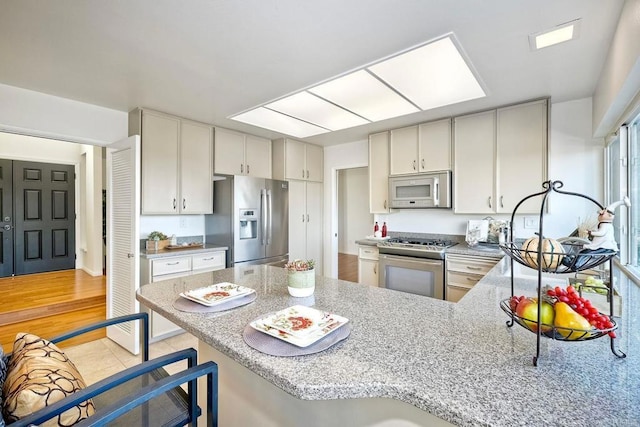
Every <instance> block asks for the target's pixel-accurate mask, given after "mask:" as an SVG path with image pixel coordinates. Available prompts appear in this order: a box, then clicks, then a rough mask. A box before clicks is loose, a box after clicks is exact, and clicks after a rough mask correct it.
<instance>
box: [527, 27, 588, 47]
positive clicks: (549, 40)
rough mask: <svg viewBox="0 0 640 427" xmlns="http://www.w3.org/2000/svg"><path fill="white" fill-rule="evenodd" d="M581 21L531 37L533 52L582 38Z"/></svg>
mask: <svg viewBox="0 0 640 427" xmlns="http://www.w3.org/2000/svg"><path fill="white" fill-rule="evenodd" d="M580 22H581V20H580V19H576V20H574V21H569V22H566V23H564V24H560V25H557V26H556V27H554V28H552V29H550V30H545V31H542V32H539V33H536V34H531V35H530V36H529V45H530V47H531V50H538V49H542V48H545V47H549V46H553V45H554V44H558V43H564V42H566V41H569V40H574V39H577V38H578V36H580Z"/></svg>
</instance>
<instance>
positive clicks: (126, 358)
mask: <svg viewBox="0 0 640 427" xmlns="http://www.w3.org/2000/svg"><path fill="white" fill-rule="evenodd" d="M189 347H193V348H195V349H197V348H198V340H197V338H195V337H194V336H193V335H191V334H189V333H184V334H180V335H176V336H173V337H170V338H167V339H165V340H162V341H158V342H155V343H153V344H151V345H150V346H149V359H153V358H156V357H159V356H162V355H165V354H168V353H173V352H174V351H178V350H182V349H185V348H189ZM63 351H64V352H65V353H66V354H67V356H68V357H69V359H71V361H72V362H73V363H74V364H75V365H76V367H77V368H78V370H79V371H80V374H82V377H83V378H84V380H85V382H86V383H87V385H89V384H93V383H95V382H96V381H100V380H101V379H103V378H106V377H108V376H110V375H113V374H115V373H117V372H120V371H122V370H124V369H125V368H128V367H131V366H133V365H136V364H138V363H140V361H141V357H140V355H138V356H134V355H133V354H131V353H129V352H128V351H127V350H125V349H124V348H122V347H120V346H119V345H118V344H116V343H115V342H113V341H111V340H110V339H109V338H102V339H99V340H97V341H92V342H89V343H86V344H80V345H77V346H73V347H66V348H63ZM186 367H187V362H186V360H185V361H182V362H177V363H174V364H172V365H168V366H167V367H165V369H166V370H167V372H168V373H169V374H174V373H176V372H179V371H181V370H183V369H186Z"/></svg>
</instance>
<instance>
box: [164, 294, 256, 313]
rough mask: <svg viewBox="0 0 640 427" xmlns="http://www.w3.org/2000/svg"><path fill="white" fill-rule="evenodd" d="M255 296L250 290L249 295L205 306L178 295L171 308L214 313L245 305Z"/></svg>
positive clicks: (189, 311) (188, 311)
mask: <svg viewBox="0 0 640 427" xmlns="http://www.w3.org/2000/svg"><path fill="white" fill-rule="evenodd" d="M257 297H258V294H257V293H255V292H251V293H250V294H249V295H245V296H243V297H240V298H236V299H233V300H231V301H227V302H223V303H221V304H217V305H214V306H213V307H207V306H206V305H202V304H198V303H197V302H194V301H190V300H188V299H186V298H182V297H178V299H176V300H175V301H174V302H173V308H175V309H176V310H180V311H185V312H187V313H216V312H218V311H226V310H231V309H232V308H236V307H241V306H243V305H247V304H249V303H252V302H254V301H255V300H256V298H257Z"/></svg>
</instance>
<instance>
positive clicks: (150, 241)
mask: <svg viewBox="0 0 640 427" xmlns="http://www.w3.org/2000/svg"><path fill="white" fill-rule="evenodd" d="M168 239H169V238H168V237H167V235H166V234H164V233H162V232H160V231H152V232H151V233H149V235H148V236H147V245H146V248H147V250H148V251H157V250H160V249H163V248H165V247H166V246H167V245H168V244H169V240H168Z"/></svg>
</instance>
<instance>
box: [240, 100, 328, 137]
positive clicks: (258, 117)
mask: <svg viewBox="0 0 640 427" xmlns="http://www.w3.org/2000/svg"><path fill="white" fill-rule="evenodd" d="M231 119H233V120H237V121H239V122H243V123H247V124H250V125H253V126H258V127H261V128H264V129H270V130H273V131H276V132H280V133H284V134H287V135H291V136H296V137H298V138H305V137H308V136H313V135H318V134H321V133H325V132H329V130H328V129H324V128H321V127H319V126H315V125H312V124H311V123H307V122H305V121H302V120H298V119H296V118H293V117H289V116H287V115H285V114H282V113H278V112H276V111H273V110H269V109H268V108H264V107H258V108H254V109H253V110H249V111H247V112H245V113H240V114H238V115H237V116H233V117H231Z"/></svg>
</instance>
